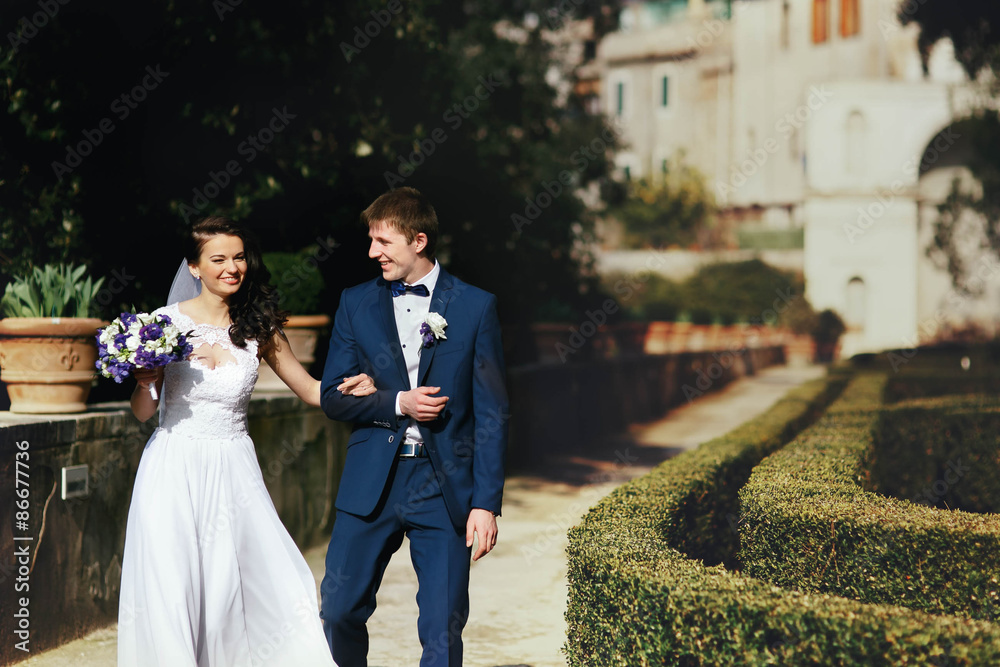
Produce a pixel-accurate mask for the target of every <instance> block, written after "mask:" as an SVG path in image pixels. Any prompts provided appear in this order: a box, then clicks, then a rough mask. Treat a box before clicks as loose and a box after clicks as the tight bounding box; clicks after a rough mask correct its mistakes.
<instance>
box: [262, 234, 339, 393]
mask: <svg viewBox="0 0 1000 667" xmlns="http://www.w3.org/2000/svg"><path fill="white" fill-rule="evenodd" d="M318 256H319V247H318V246H308V247H306V248H303V249H302V250H301V251H299V252H266V253H263V260H264V266H266V267H267V270H268V271H269V272H270V274H271V284H272V285H274V286H275V287H276V288H277V290H278V299H279V304H280V306H281V308H283V309H285V310H287V311H290V312H291V315H290V316H289V317H288V322H287V323H286V324H285V327H284V331H285V335H286V336H287V337H288V342H289V344H290V345H291V348H292V353H293V354H294V355H295V358H296V359H298V360H299V362H300V363H301V364H302V365H303V366H304V367H305V368H307V369H308V368H309V365H310V364H312V362H313V361H314V360H315V356H314V353H315V351H316V342H317V341H318V340H319V334H320V331H321V330H322V329H323V328H324V327H326V326H329V324H330V316H329V315H326V314H322V313H319V308H320V298H321V297H322V294H323V289H324V287H325V285H324V283H323V274H321V273H320V271H319V267H318V262H317V259H316V258H317V257H318ZM256 389H259V390H263V391H282V390H287V389H288V387H286V386H285V383H284V382H282V381H281V378H279V377H278V376H277V375H276V374H275V373H274V371H273V370H271V368H270V366H268V365H267V362H266V361H265V362H262V363H261V365H260V369H259V372H258V376H257V385H256Z"/></svg>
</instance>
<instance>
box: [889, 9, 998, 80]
mask: <svg viewBox="0 0 1000 667" xmlns="http://www.w3.org/2000/svg"><path fill="white" fill-rule="evenodd" d="M898 14H899V20H900V22H901V23H902V24H903V25H907V24H909V23H916V24H918V25H919V26H920V37H919V39H918V41H917V46H918V47H919V49H920V55H921V56H922V57H923V61H924V68H925V70H926V68H927V59H928V58H929V57H930V53H931V50H932V49H933V47H934V45H935V44H937V42H938V41H939V40H940V39H942V38H945V37H950V38H951V41H952V43H953V44H954V45H955V57H956V59H957V60H958V62H960V63H961V64H962V67H964V68H965V71H966V73H967V74H968V75H969V78H971V79H975V78H976V77H977V76H978V75H979V73H980V72H981V71H982V70H984V69H986V70H994V68H995V65H997V64H998V63H1000V3H997V2H996V1H995V0H902V2H900V5H899V12H898Z"/></svg>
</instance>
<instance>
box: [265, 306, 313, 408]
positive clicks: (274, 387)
mask: <svg viewBox="0 0 1000 667" xmlns="http://www.w3.org/2000/svg"><path fill="white" fill-rule="evenodd" d="M329 324H330V316H329V315H290V316H289V317H288V322H287V323H286V324H285V335H286V336H288V343H289V345H291V347H292V354H294V355H295V358H296V359H298V360H299V363H301V364H302V365H303V366H304V367H305V368H306V369H307V370H308V368H309V365H310V364H312V362H313V361H315V359H316V356H315V352H316V341H317V340H318V339H319V331H320V329H322V328H323V327H325V326H328V325H329ZM254 389H255V390H256V389H259V390H261V391H291V390H290V389H289V388H288V385H286V384H285V383H284V382H282V381H281V378H279V377H278V375H277V374H276V373H275V372H274V370H273V369H272V368H271V367H270V366H268V365H267V362H266V361H264V360H263V359H261V362H260V367H259V368H258V369H257V384H256V385H254Z"/></svg>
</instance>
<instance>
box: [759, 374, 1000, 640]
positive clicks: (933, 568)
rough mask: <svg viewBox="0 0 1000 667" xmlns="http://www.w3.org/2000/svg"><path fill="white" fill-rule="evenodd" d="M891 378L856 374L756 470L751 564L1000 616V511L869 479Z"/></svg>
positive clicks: (849, 588) (799, 586)
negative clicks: (975, 510)
mask: <svg viewBox="0 0 1000 667" xmlns="http://www.w3.org/2000/svg"><path fill="white" fill-rule="evenodd" d="M885 383H886V377H885V376H884V375H879V374H869V375H861V376H858V377H857V378H855V379H854V380H852V382H851V384H850V385H849V386H848V388H847V389H846V390H845V392H844V395H843V396H842V397H841V398H840V399H839V400H838V401H837V402H836V403H834V405H833V406H831V408H830V409H829V410H828V412H827V414H826V415H825V416H824V417H823V418H822V419H820V421H819V422H817V424H815V425H814V426H813V427H811V428H810V429H808V430H807V431H805V432H804V433H803V434H802V435H800V436H799V437H798V438H797V439H796V440H795V441H794V442H792V443H791V444H789V445H788V446H786V447H785V448H784V449H782V450H781V451H779V452H776V453H775V454H773V455H771V456H770V457H768V458H767V459H765V460H764V461H763V462H761V464H760V465H759V466H757V468H755V469H754V471H753V475H752V476H751V477H750V481H749V482H748V483H747V484H746V486H744V488H743V489H742V490H741V491H740V509H741V523H740V542H741V549H740V560H741V562H742V563H743V564H744V572H745V573H746V574H748V575H751V576H754V577H758V578H760V579H763V580H765V581H768V582H771V583H773V584H776V585H778V586H782V587H785V588H789V589H795V590H800V591H811V592H824V593H835V594H838V595H842V596H845V597H849V598H852V599H855V600H859V601H863V602H873V603H885V604H895V605H901V606H905V607H909V608H911V609H915V610H921V611H925V612H930V613H939V614H954V615H957V616H962V617H966V618H974V619H982V620H990V621H994V622H995V621H997V620H1000V599H998V596H1000V584H998V579H1000V516H997V515H987V514H970V513H967V512H961V511H942V510H938V509H935V508H932V507H926V506H923V505H918V504H914V503H913V502H910V501H909V500H899V499H896V498H889V497H885V496H882V495H879V494H876V493H872V492H870V491H868V490H866V489H865V488H864V487H863V484H864V483H865V481H866V479H867V478H868V472H867V468H866V465H867V462H869V461H870V459H871V457H872V454H871V451H872V450H871V448H872V447H873V443H874V441H875V437H876V435H877V433H878V431H879V424H880V419H881V411H882V405H881V399H882V395H883V390H884V387H885ZM910 456H911V457H912V454H911V455H910ZM994 627H996V626H994Z"/></svg>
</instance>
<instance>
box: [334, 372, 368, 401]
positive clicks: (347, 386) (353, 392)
mask: <svg viewBox="0 0 1000 667" xmlns="http://www.w3.org/2000/svg"><path fill="white" fill-rule="evenodd" d="M337 390H338V391H340V392H341V393H342V394H344V395H345V396H368V395H369V394H374V393H375V381H374V380H372V379H371V378H370V377H368V376H367V375H366V374H364V373H362V374H361V375H355V376H354V377H349V378H344V381H343V382H341V383H340V384H339V385H338V386H337Z"/></svg>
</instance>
